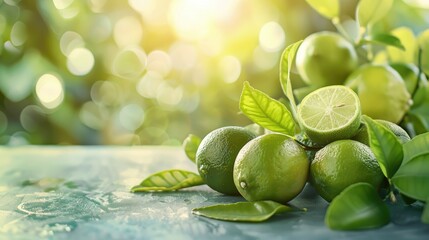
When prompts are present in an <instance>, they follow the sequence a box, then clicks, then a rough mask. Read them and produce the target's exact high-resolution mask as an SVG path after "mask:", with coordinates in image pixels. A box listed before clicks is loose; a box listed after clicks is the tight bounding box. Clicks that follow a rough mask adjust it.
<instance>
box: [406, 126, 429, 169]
mask: <svg viewBox="0 0 429 240" xmlns="http://www.w3.org/2000/svg"><path fill="white" fill-rule="evenodd" d="M428 153H429V133H425V134H421V135H418V136H416V137H414V138H413V139H412V140H411V141H409V142H407V143H405V144H404V160H403V164H405V163H407V162H408V161H410V160H411V159H413V158H415V157H417V156H418V155H421V154H428Z"/></svg>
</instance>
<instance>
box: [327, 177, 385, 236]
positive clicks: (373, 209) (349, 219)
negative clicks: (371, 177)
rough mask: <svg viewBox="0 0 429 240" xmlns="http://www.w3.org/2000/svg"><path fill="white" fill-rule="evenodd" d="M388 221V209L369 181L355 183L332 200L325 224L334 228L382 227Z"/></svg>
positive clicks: (359, 228)
mask: <svg viewBox="0 0 429 240" xmlns="http://www.w3.org/2000/svg"><path fill="white" fill-rule="evenodd" d="M389 222H390V214H389V209H388V208H387V206H386V204H385V203H384V202H383V201H382V200H381V199H380V197H379V196H378V193H377V191H376V190H375V188H374V187H373V186H372V185H371V184H369V183H356V184H353V185H351V186H349V187H347V188H346V189H344V190H343V191H342V192H341V193H340V194H339V195H338V196H337V197H335V198H334V200H332V202H331V204H330V205H329V207H328V210H327V211H326V215H325V224H326V225H327V226H328V227H329V228H331V229H335V230H361V229H369V228H378V227H382V226H384V225H386V224H388V223H389Z"/></svg>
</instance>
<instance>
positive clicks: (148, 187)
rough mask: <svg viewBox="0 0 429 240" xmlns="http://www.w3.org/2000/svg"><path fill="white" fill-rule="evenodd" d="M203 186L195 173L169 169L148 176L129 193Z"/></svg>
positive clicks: (202, 181)
mask: <svg viewBox="0 0 429 240" xmlns="http://www.w3.org/2000/svg"><path fill="white" fill-rule="evenodd" d="M203 184H204V180H203V179H202V178H201V177H200V175H198V174H196V173H193V172H189V171H185V170H178V169H171V170H165V171H161V172H157V173H154V174H152V175H150V176H149V177H147V178H146V179H144V180H143V181H142V182H141V183H140V184H139V185H136V186H134V187H132V188H131V192H167V191H175V190H179V189H182V188H188V187H193V186H198V185H203Z"/></svg>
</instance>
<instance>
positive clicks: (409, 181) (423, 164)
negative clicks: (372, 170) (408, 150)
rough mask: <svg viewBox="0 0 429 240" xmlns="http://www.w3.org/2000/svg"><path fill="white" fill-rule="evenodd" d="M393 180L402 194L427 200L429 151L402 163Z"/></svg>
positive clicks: (428, 195) (428, 190)
mask: <svg viewBox="0 0 429 240" xmlns="http://www.w3.org/2000/svg"><path fill="white" fill-rule="evenodd" d="M392 182H393V184H394V185H395V187H396V188H397V189H398V190H399V192H401V193H402V194H404V195H406V196H409V197H411V198H414V199H417V200H420V201H426V200H427V199H428V198H429V153H426V154H422V155H418V156H416V157H414V158H412V159H411V160H409V161H408V162H407V163H405V164H404V165H402V166H401V167H400V168H399V170H398V172H397V173H396V174H395V176H393V178H392Z"/></svg>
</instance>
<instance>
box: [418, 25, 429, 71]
mask: <svg viewBox="0 0 429 240" xmlns="http://www.w3.org/2000/svg"><path fill="white" fill-rule="evenodd" d="M418 43H419V47H420V48H421V49H422V53H423V54H422V63H421V64H422V68H423V72H424V73H425V74H426V75H429V29H427V30H425V31H423V32H422V33H421V34H420V35H419V37H418Z"/></svg>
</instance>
